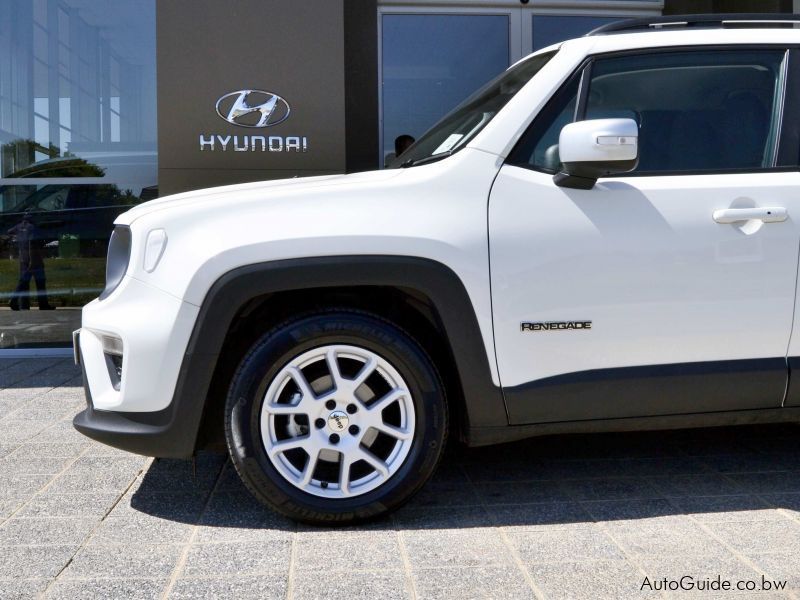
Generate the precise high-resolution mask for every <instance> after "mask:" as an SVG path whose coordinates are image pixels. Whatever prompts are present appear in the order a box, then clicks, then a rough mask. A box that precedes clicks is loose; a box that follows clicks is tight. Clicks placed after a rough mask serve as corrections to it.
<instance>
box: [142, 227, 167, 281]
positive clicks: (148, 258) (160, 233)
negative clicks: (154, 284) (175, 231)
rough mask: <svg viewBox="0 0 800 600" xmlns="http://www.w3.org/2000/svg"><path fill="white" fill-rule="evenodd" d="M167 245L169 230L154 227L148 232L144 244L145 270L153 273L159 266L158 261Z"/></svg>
mask: <svg viewBox="0 0 800 600" xmlns="http://www.w3.org/2000/svg"><path fill="white" fill-rule="evenodd" d="M166 247H167V232H166V231H164V230H163V229H154V230H153V231H151V232H150V233H148V234H147V242H145V245H144V270H145V271H147V272H148V273H152V272H153V271H155V270H156V267H157V266H158V261H160V260H161V256H162V255H163V254H164V249H165V248H166Z"/></svg>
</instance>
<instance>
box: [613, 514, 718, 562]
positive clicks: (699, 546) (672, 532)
mask: <svg viewBox="0 0 800 600" xmlns="http://www.w3.org/2000/svg"><path fill="white" fill-rule="evenodd" d="M604 527H605V528H606V530H607V531H608V533H609V534H610V535H611V537H612V538H613V539H614V540H615V541H616V542H617V543H618V544H620V545H621V546H622V548H623V549H624V550H625V551H627V552H628V553H629V554H631V555H655V556H676V555H678V556H686V555H705V556H708V557H709V558H714V557H720V556H728V555H729V554H730V553H729V552H728V550H726V549H725V547H724V546H723V545H722V544H720V543H719V542H718V541H716V540H714V539H713V538H711V536H709V535H708V533H706V532H705V531H704V530H703V529H701V528H700V526H699V525H696V524H694V523H692V522H691V521H690V520H689V519H688V518H687V519H686V520H685V521H683V522H680V523H676V522H669V523H665V524H654V525H639V524H638V523H635V522H630V521H629V522H626V523H621V524H617V523H610V524H607V525H605V526H604Z"/></svg>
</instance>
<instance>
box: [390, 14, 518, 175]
mask: <svg viewBox="0 0 800 600" xmlns="http://www.w3.org/2000/svg"><path fill="white" fill-rule="evenodd" d="M382 36H383V37H382V40H381V46H382V49H383V52H382V56H381V75H382V81H381V85H382V89H381V93H382V98H383V157H384V161H385V162H386V161H387V159H389V160H390V159H391V157H393V156H394V153H395V140H396V139H397V138H398V137H399V136H402V135H409V136H411V137H413V138H418V137H419V136H421V135H422V134H423V133H425V132H426V131H427V130H428V129H430V127H432V126H433V125H434V124H435V123H436V122H437V121H438V120H439V119H441V118H442V117H443V116H444V115H445V114H447V113H448V112H450V110H452V109H453V108H455V107H456V106H457V105H458V104H459V103H460V102H461V101H463V100H464V99H465V98H466V97H467V96H469V95H470V94H472V93H473V92H474V91H475V90H477V89H478V88H479V87H481V86H482V85H483V84H485V83H486V82H488V81H490V80H491V79H493V78H494V77H495V76H497V74H498V73H501V72H502V71H503V70H505V69H507V68H508V66H509V64H510V53H509V17H508V16H507V15H482V14H481V15H456V14H453V15H447V14H418V15H409V14H385V15H383V18H382Z"/></svg>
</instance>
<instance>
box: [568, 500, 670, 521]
mask: <svg viewBox="0 0 800 600" xmlns="http://www.w3.org/2000/svg"><path fill="white" fill-rule="evenodd" d="M581 506H582V507H583V508H584V510H586V512H587V513H589V514H590V515H591V516H592V518H593V519H594V520H595V521H597V522H599V523H619V522H626V521H636V522H637V523H638V524H645V523H658V522H663V521H670V520H674V519H675V518H676V517H677V518H678V519H679V520H683V519H681V517H680V513H681V511H680V509H678V508H676V507H675V505H674V504H673V503H672V502H670V501H669V500H666V499H664V498H652V499H642V500H608V501H605V500H601V501H595V502H583V503H581Z"/></svg>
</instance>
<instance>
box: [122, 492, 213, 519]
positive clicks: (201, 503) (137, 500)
mask: <svg viewBox="0 0 800 600" xmlns="http://www.w3.org/2000/svg"><path fill="white" fill-rule="evenodd" d="M208 496H209V493H208V492H178V493H152V492H141V491H129V492H128V493H127V494H125V496H123V497H122V498H121V499H120V501H119V502H118V503H117V505H116V506H115V507H114V510H113V511H112V512H111V515H109V516H112V517H137V516H150V517H157V518H160V519H168V520H172V521H179V522H181V523H197V522H198V521H199V519H200V515H201V514H202V512H203V509H204V508H205V506H206V503H207V502H208Z"/></svg>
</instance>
